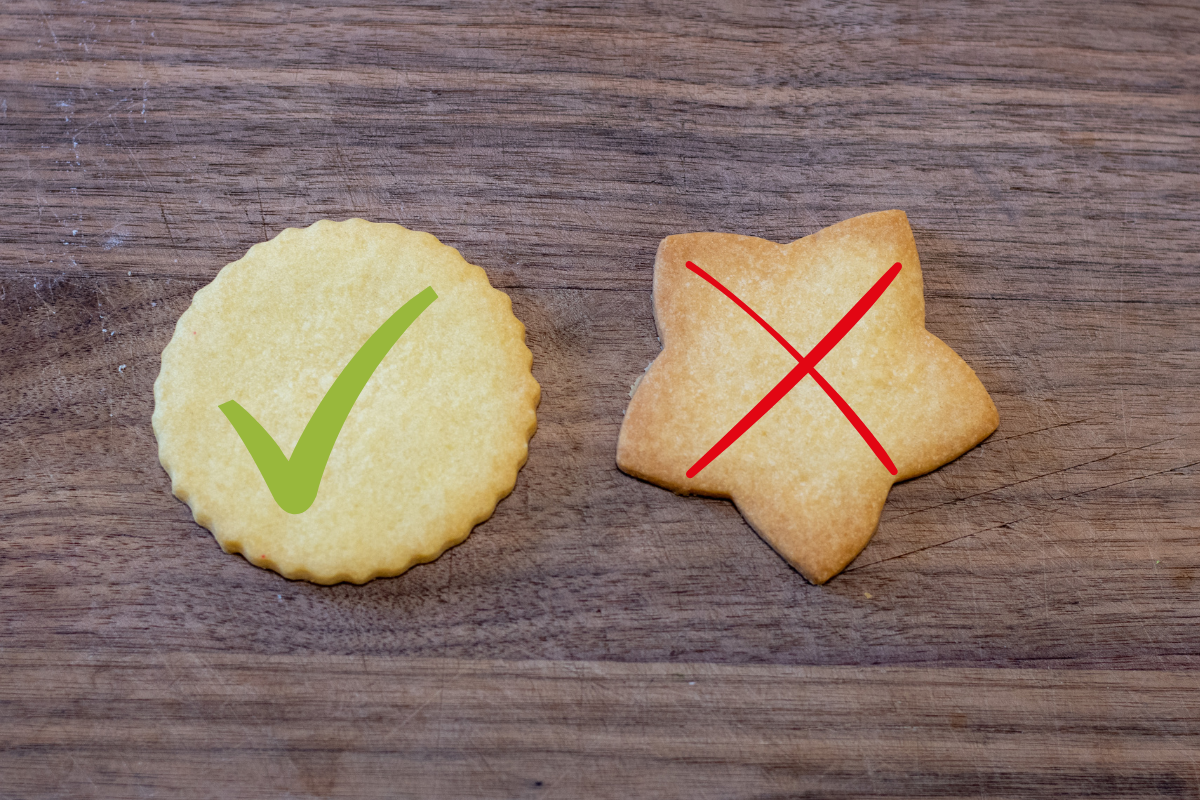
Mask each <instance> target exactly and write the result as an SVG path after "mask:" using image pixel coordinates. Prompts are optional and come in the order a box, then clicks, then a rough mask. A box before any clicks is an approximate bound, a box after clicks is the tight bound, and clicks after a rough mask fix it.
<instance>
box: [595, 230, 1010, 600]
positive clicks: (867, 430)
mask: <svg viewBox="0 0 1200 800" xmlns="http://www.w3.org/2000/svg"><path fill="white" fill-rule="evenodd" d="M689 263H690V264H691V266H689ZM896 265H899V266H896ZM755 315H757V317H758V319H755ZM856 316H857V321H854V318H855V317H856ZM654 317H655V321H656V323H657V325H658V331H659V335H660V337H661V339H662V343H663V350H662V352H661V353H660V354H659V356H658V357H657V358H656V359H655V360H654V362H653V364H651V366H650V367H649V369H648V371H647V372H646V374H645V375H644V376H643V377H642V378H641V380H640V381H639V383H638V384H637V386H636V387H635V390H634V393H633V396H632V399H631V401H630V403H629V409H628V411H627V412H626V414H625V421H624V423H623V424H622V426H621V435H620V440H619V443H618V446H617V464H618V466H619V467H620V468H621V469H622V470H624V471H625V472H627V473H629V474H630V475H633V476H635V477H638V478H642V479H644V480H647V481H651V482H653V483H656V484H658V485H660V486H664V487H666V488H668V489H671V490H672V491H674V492H677V493H680V494H703V495H711V496H715V497H727V498H731V499H732V500H733V502H734V503H735V504H736V505H737V508H738V510H739V511H741V513H742V515H743V516H744V517H745V518H746V521H747V522H749V523H750V525H751V526H752V527H753V528H754V530H755V531H757V532H758V534H759V535H760V536H762V538H764V539H765V540H766V541H767V542H769V543H770V544H771V546H772V547H774V548H775V549H776V550H777V551H778V552H779V553H780V554H781V555H782V556H783V557H784V558H785V559H787V560H788V562H789V563H791V564H792V565H793V566H794V567H795V568H796V569H798V570H799V571H800V572H801V573H802V574H803V575H804V576H805V577H806V578H808V579H809V580H810V581H812V582H813V583H824V582H825V581H827V580H829V579H830V578H831V577H833V576H834V575H836V574H837V573H839V572H841V570H842V569H843V568H845V566H846V565H847V564H849V563H850V562H851V561H852V560H853V559H854V557H855V556H857V555H858V553H859V552H860V551H861V550H862V549H863V547H865V546H866V544H867V541H868V540H869V539H870V538H871V536H872V535H873V534H874V532H875V528H876V527H877V525H878V524H879V517H880V514H881V513H882V511H883V504H884V501H885V500H886V499H887V495H888V491H889V490H890V489H891V486H892V484H893V483H895V482H896V481H902V480H907V479H909V478H913V477H916V476H917V475H921V474H923V473H925V472H929V471H930V470H933V469H936V468H937V467H939V466H941V465H943V464H945V463H946V462H948V461H951V460H953V459H955V458H957V457H958V456H960V455H962V454H963V453H965V452H966V451H967V450H970V449H971V448H972V447H974V446H975V445H976V444H978V443H979V442H981V441H982V440H983V439H984V438H986V437H987V436H988V435H989V434H990V433H991V432H992V431H994V430H995V429H996V426H997V425H998V424H999V415H998V414H997V412H996V407H995V405H994V404H993V403H992V400H991V398H990V397H989V396H988V393H987V391H986V390H985V389H984V388H983V385H982V384H981V383H980V382H979V379H978V378H977V377H976V376H975V373H974V372H973V371H972V370H971V368H970V367H969V366H967V364H966V363H965V362H964V361H963V360H962V359H961V358H959V357H958V355H957V354H956V353H955V352H954V351H953V350H951V349H950V348H949V347H947V346H946V345H945V344H944V343H943V342H942V341H941V340H939V339H938V338H937V337H936V336H934V335H932V334H931V333H929V332H928V331H926V330H925V301H924V293H923V287H922V280H921V267H920V262H919V261H918V260H917V248H916V244H915V242H914V241H913V236H912V231H911V230H910V229H909V226H908V218H907V217H906V216H905V214H904V212H902V211H882V212H879V213H875V214H865V215H863V216H861V217H855V218H854V219H850V220H847V221H845V222H841V223H839V224H837V225H833V226H831V227H829V228H826V229H824V230H822V231H820V232H818V233H815V234H813V235H812V236H807V237H805V238H803V239H799V240H797V241H795V242H792V243H791V244H785V245H781V244H775V243H774V242H769V241H765V240H763V239H757V238H754V237H750V236H736V235H733V234H724V233H690V234H683V235H678V236H669V237H667V238H666V239H664V240H663V241H662V244H660V245H659V248H658V256H657V258H656V259H655V263H654ZM843 319H845V320H846V321H845V322H843ZM839 334H840V335H839ZM789 348H790V350H789ZM814 350H815V351H816V352H813V351H814ZM810 353H812V356H813V357H820V360H819V362H818V363H817V364H816V366H815V368H814V371H812V372H810V371H808V370H807V369H806V368H805V367H806V365H807V364H808V360H809V357H810V355H809V354H810ZM801 359H803V360H801ZM785 376H789V377H788V379H787V380H784V379H785ZM772 403H773V405H772ZM760 404H761V405H760ZM756 409H757V411H755V410H756ZM758 412H762V413H761V416H759V417H757V419H756V420H755V419H753V417H754V415H755V413H758ZM739 423H741V427H742V428H743V429H744V430H743V431H742V432H741V433H740V435H737V436H735V435H734V434H736V433H738V430H737V427H738V424H739ZM748 423H752V424H749V427H748V428H747V427H746V426H747V424H748ZM731 431H733V433H731ZM730 442H732V443H730ZM689 472H690V473H691V475H692V476H693V477H689Z"/></svg>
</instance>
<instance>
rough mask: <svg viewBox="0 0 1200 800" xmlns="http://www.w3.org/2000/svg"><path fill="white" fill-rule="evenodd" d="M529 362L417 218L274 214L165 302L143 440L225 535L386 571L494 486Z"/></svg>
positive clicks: (526, 396)
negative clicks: (210, 274)
mask: <svg viewBox="0 0 1200 800" xmlns="http://www.w3.org/2000/svg"><path fill="white" fill-rule="evenodd" d="M435 296H436V299H434V297H435ZM406 304H407V305H406ZM414 315H415V316H414ZM402 317H403V318H404V319H402V320H400V318H402ZM397 320H400V322H399V323H398V322H397ZM397 325H399V327H397ZM397 332H398V333H397ZM397 336H398V338H396V337H397ZM393 342H394V343H393ZM372 353H374V356H375V357H374V359H372V358H371V354H372ZM352 359H354V361H353V362H352ZM367 362H369V363H367ZM532 363H533V356H532V354H531V353H530V352H529V349H528V348H527V347H526V346H525V327H524V326H523V325H522V324H521V322H520V321H518V320H517V319H516V317H514V316H513V313H512V303H511V301H510V300H509V298H508V295H506V294H504V293H503V292H501V291H498V290H496V289H493V288H492V287H491V284H490V283H489V282H488V279H487V275H486V274H485V273H484V271H483V270H482V269H480V268H479V267H476V266H473V265H471V264H468V263H467V262H466V261H465V260H463V258H462V256H460V255H459V253H458V251H457V250H455V249H453V248H451V247H448V246H446V245H443V244H442V243H441V242H439V241H438V240H437V239H436V238H434V237H433V236H432V235H430V234H428V233H420V232H417V231H410V230H408V229H406V228H403V227H401V226H399V225H393V224H379V223H371V222H366V221H364V220H359V219H352V220H347V221H345V222H332V221H329V220H322V221H320V222H317V223H316V224H314V225H312V226H310V227H308V228H303V229H296V228H289V229H287V230H285V231H283V232H282V233H280V234H279V235H278V236H277V237H275V238H274V239H272V240H271V241H269V242H263V243H261V244H256V245H254V246H253V247H251V248H250V250H249V252H247V253H246V255H245V256H244V257H243V258H241V259H240V260H238V261H235V262H233V263H232V264H229V265H228V266H226V267H225V268H224V269H222V270H221V271H220V273H219V274H218V275H217V277H216V279H214V280H213V282H212V283H210V284H209V285H208V286H205V287H204V288H202V289H201V290H200V291H198V292H197V293H196V296H195V297H194V298H193V300H192V304H191V306H190V307H189V308H188V309H187V311H185V312H184V314H183V316H181V317H180V318H179V322H178V324H177V325H176V327H175V335H174V337H173V338H172V339H171V342H170V343H169V344H168V345H167V347H166V349H165V350H164V351H163V355H162V370H161V372H160V373H159V376H158V380H157V381H155V384H154V416H153V426H154V433H155V436H156V437H157V439H158V447H159V460H160V461H161V462H162V465H163V467H164V468H165V469H166V471H167V473H168V474H169V475H170V476H171V489H172V491H173V492H174V493H175V495H176V496H177V497H178V498H179V499H180V500H183V501H184V502H186V503H187V504H188V506H189V507H190V508H191V510H192V515H193V516H194V517H195V519H196V522H198V523H199V524H200V525H203V526H204V527H205V528H208V529H209V530H210V531H212V533H213V535H214V536H215V537H216V538H217V541H218V542H220V544H221V547H222V548H224V550H225V551H226V552H229V553H241V554H243V555H244V556H245V557H246V558H247V559H248V560H249V561H250V562H251V563H253V564H257V565H259V566H262V567H266V568H269V569H273V570H275V571H276V572H278V573H280V574H281V575H283V576H285V577H288V578H300V579H305V580H310V581H313V582H316V583H322V584H331V583H338V582H341V581H349V582H352V583H365V582H366V581H369V580H371V579H372V578H377V577H382V576H389V575H399V574H400V573H402V572H404V571H405V570H407V569H408V568H409V567H411V566H413V565H414V564H419V563H422V562H426V561H432V560H433V559H435V558H437V557H438V556H439V555H440V554H441V553H442V552H443V551H445V550H446V549H447V548H448V547H452V546H453V545H455V544H458V543H459V542H461V541H462V540H463V539H465V538H466V537H467V535H468V534H469V533H470V532H471V529H472V528H473V527H474V526H475V525H477V524H479V523H480V522H482V521H484V520H485V519H487V518H488V517H489V516H491V514H492V511H493V510H494V509H495V507H496V503H497V502H499V501H500V499H501V498H503V497H504V496H506V495H507V494H508V493H509V492H511V491H512V489H513V486H514V485H515V483H516V478H517V472H518V471H519V470H520V468H521V467H522V465H524V463H525V460H526V457H527V454H528V442H529V439H530V437H531V436H533V433H534V431H535V430H536V428H537V420H536V415H535V409H536V408H537V404H538V401H539V399H540V388H539V387H538V384H537V382H536V381H535V380H534V379H533V375H532V373H531V365H532ZM343 372H345V373H346V376H345V377H344V378H343V379H342V380H340V381H339V378H340V377H342V373H343ZM368 376H369V377H368ZM363 380H365V383H362V381H363ZM356 381H357V383H356ZM351 384H354V385H353V386H351ZM360 387H361V391H360V392H359V393H358V394H357V396H356V397H355V396H354V390H355V389H356V388H360ZM326 400H327V402H324V403H323V401H326ZM339 404H340V405H339ZM222 406H224V408H222ZM335 406H336V407H335ZM235 407H236V408H235ZM318 408H321V410H320V411H318ZM339 409H340V410H339ZM347 409H348V413H346V410H347ZM234 411H239V413H241V415H242V416H241V417H238V416H236V415H235V414H233V413H232V412H234ZM248 418H252V419H250V420H249V422H247V421H246V420H247V419H248ZM310 420H313V424H312V426H310V433H308V434H307V435H306V437H305V438H306V439H309V440H311V441H308V442H307V444H305V445H302V446H301V447H300V448H297V443H298V442H299V441H300V439H301V434H302V433H304V432H305V430H306V426H309V423H310ZM343 420H344V421H343ZM234 421H237V422H238V423H239V425H238V428H237V429H235V427H234V424H233V423H234ZM339 423H340V425H341V427H340V429H337V430H334V428H336V426H337V425H338V424H339ZM256 425H260V426H261V429H260V433H259V434H258V436H259V439H258V440H255V439H254V438H253V437H251V436H250V435H249V432H250V429H251V428H252V427H254V426H256ZM318 429H320V430H318ZM239 431H240V432H241V433H242V434H246V439H245V440H244V439H243V436H242V435H239ZM264 436H265V437H266V438H265V439H264V438H263V437H264ZM270 440H273V441H274V443H277V445H278V448H277V451H278V450H281V451H282V454H279V453H278V452H277V453H276V455H275V456H274V458H275V459H276V461H275V463H274V464H273V466H274V468H275V469H274V471H272V469H271V467H272V462H271V459H270V458H269V457H268V456H269V455H270V454H269V453H268V452H267V451H268V450H270V448H271V447H274V445H273V444H270ZM264 443H265V444H264ZM330 443H332V448H331V449H329V448H328V447H325V445H328V444H330ZM294 450H297V451H298V450H305V451H306V452H304V453H303V454H300V453H296V454H295V455H296V457H295V458H294V459H293V460H292V462H290V463H288V462H284V461H282V460H281V459H282V458H284V457H291V456H293V454H294V453H293V451H294ZM252 452H253V453H254V455H252ZM326 452H327V453H328V460H327V462H325V463H324V466H323V470H322V469H320V467H321V464H320V463H319V462H320V461H321V458H322V456H323V454H324V453H326ZM256 461H257V462H261V463H262V464H263V466H264V468H266V469H265V471H260V468H259V463H256ZM288 470H291V471H290V472H289V471H288ZM305 470H307V472H305ZM264 475H265V476H266V477H264ZM305 475H307V477H308V478H309V479H310V480H309V483H310V484H311V485H314V486H316V487H317V488H316V494H315V498H312V499H311V505H308V506H305V505H304V503H299V504H297V503H292V504H290V505H289V503H288V502H286V500H283V501H281V502H283V505H284V506H286V507H288V508H290V509H291V511H293V512H294V511H296V510H297V509H299V508H301V507H303V509H304V510H302V511H300V513H289V511H285V510H284V508H282V507H281V506H280V504H279V503H278V502H277V501H276V497H285V495H286V494H287V493H286V492H283V493H281V491H280V487H284V488H288V487H289V486H291V485H292V484H288V480H291V481H293V483H294V482H296V481H300V480H301V479H302V478H303V477H304V476H305ZM317 476H319V477H317ZM316 480H319V483H314V481H316ZM268 483H270V484H271V485H268ZM273 489H274V490H275V495H273V493H272V490H273Z"/></svg>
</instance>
